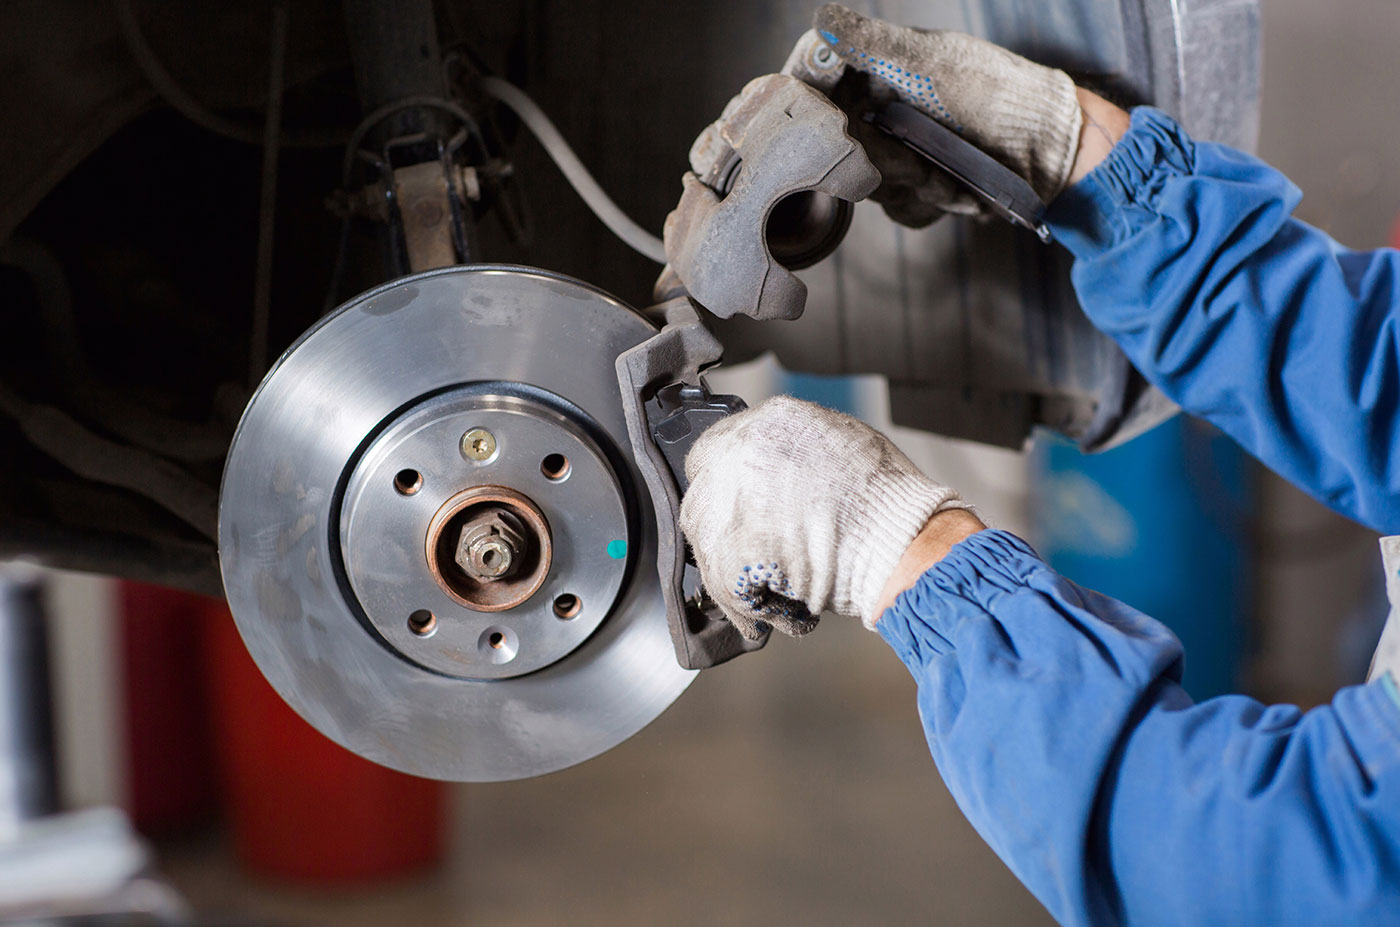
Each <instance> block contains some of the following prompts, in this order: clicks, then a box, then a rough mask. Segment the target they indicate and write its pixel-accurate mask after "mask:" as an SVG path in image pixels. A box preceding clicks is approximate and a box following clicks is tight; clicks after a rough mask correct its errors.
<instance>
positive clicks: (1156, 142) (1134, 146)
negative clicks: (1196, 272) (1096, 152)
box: [1045, 106, 1196, 258]
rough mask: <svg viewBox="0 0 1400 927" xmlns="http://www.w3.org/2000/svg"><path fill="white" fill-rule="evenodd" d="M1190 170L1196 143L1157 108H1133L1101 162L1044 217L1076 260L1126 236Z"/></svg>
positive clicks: (1151, 214)
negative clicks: (1125, 129)
mask: <svg viewBox="0 0 1400 927" xmlns="http://www.w3.org/2000/svg"><path fill="white" fill-rule="evenodd" d="M1195 169H1196V144H1195V142H1193V141H1192V140H1191V137H1190V136H1188V135H1187V134H1186V132H1185V130H1183V129H1182V128H1181V126H1180V125H1178V124H1177V122H1176V121H1175V120H1174V119H1172V118H1171V117H1170V116H1168V115H1167V114H1166V113H1164V112H1162V111H1161V110H1157V109H1153V108H1151V107H1149V106H1140V107H1138V108H1137V109H1135V110H1133V113H1132V124H1131V126H1130V127H1129V129H1128V132H1127V134H1126V135H1124V136H1123V137H1122V139H1120V140H1119V141H1118V144H1117V145H1114V146H1113V150H1112V151H1110V152H1109V154H1108V157H1107V158H1105V159H1104V161H1103V163H1102V164H1100V165H1099V166H1098V167H1096V168H1094V169H1093V170H1092V171H1091V172H1090V173H1089V176H1087V177H1085V178H1084V179H1083V180H1081V181H1080V182H1079V183H1077V184H1075V185H1074V186H1072V187H1070V188H1068V189H1067V190H1065V191H1064V192H1063V193H1061V194H1060V196H1059V197H1058V198H1057V199H1056V200H1055V201H1054V202H1053V203H1051V204H1050V208H1049V209H1048V210H1047V211H1046V214H1045V219H1046V222H1047V223H1049V225H1050V229H1051V231H1052V232H1054V234H1055V238H1056V239H1057V240H1058V241H1059V242H1060V243H1061V244H1062V245H1064V246H1065V247H1066V248H1068V249H1069V251H1070V253H1071V254H1073V255H1074V256H1075V257H1077V258H1087V257H1092V256H1094V255H1096V254H1098V253H1099V252H1101V251H1103V250H1106V249H1108V248H1111V247H1113V246H1114V245H1115V244H1117V243H1119V242H1120V241H1122V240H1124V239H1126V238H1128V237H1129V236H1130V235H1132V234H1133V232H1134V231H1136V230H1137V229H1138V228H1140V227H1141V225H1142V223H1143V222H1145V221H1150V220H1151V219H1153V218H1155V217H1156V215H1157V207H1156V204H1157V198H1158V197H1159V196H1160V195H1161V192H1162V189H1163V187H1165V186H1166V184H1167V183H1168V182H1169V181H1170V180H1172V179H1173V178H1176V177H1185V176H1189V175H1191V174H1192V173H1194V171H1195Z"/></svg>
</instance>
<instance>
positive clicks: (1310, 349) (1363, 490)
mask: <svg viewBox="0 0 1400 927" xmlns="http://www.w3.org/2000/svg"><path fill="white" fill-rule="evenodd" d="M1300 199H1301V195H1300V193H1299V191H1298V189H1297V188H1296V187H1295V186H1294V185H1293V184H1292V183H1290V182H1289V181H1288V179H1287V178H1286V177H1284V176H1283V175H1282V174H1280V173H1279V172H1278V171H1276V170H1274V169H1273V168H1271V167H1269V166H1268V165H1267V164H1264V163H1263V162H1262V161H1259V160H1258V159H1257V158H1253V157H1250V156H1249V155H1245V154H1242V153H1240V152H1238V151H1235V150H1233V149H1230V148H1226V147H1224V146H1221V145H1214V144H1206V143H1203V142H1193V141H1192V140H1191V139H1190V138H1188V137H1187V136H1186V134H1185V133H1184V132H1183V131H1182V129H1181V128H1180V127H1179V126H1178V125H1177V124H1176V123H1175V122H1173V121H1172V120H1171V119H1170V118H1169V117H1167V116H1166V115H1164V114H1163V113H1160V112H1158V111H1156V110H1153V109H1149V108H1140V109H1137V110H1135V111H1134V112H1133V114H1132V127H1131V129H1130V130H1129V132H1128V134H1127V135H1126V136H1124V138H1123V139H1122V140H1121V141H1120V142H1119V143H1118V145H1117V146H1115V148H1114V149H1113V151H1112V153H1111V154H1110V155H1109V156H1108V158H1107V159H1106V160H1105V161H1104V162H1103V164H1101V165H1099V167H1098V168H1096V169H1095V170H1094V171H1093V172H1092V173H1091V174H1090V175H1089V176H1088V177H1087V178H1085V179H1084V180H1083V181H1081V182H1080V183H1078V184H1076V185H1075V186H1073V187H1071V188H1069V189H1068V190H1066V191H1065V192H1064V193H1063V194H1061V195H1060V197H1059V198H1058V199H1057V200H1056V201H1055V203H1054V204H1052V206H1051V209H1050V211H1049V214H1048V217H1047V218H1048V220H1049V222H1050V224H1051V227H1052V228H1053V230H1054V232H1055V235H1056V237H1057V238H1058V239H1059V241H1060V242H1061V243H1063V244H1064V245H1065V246H1066V247H1067V248H1068V249H1069V250H1070V251H1071V253H1073V255H1074V256H1075V259H1076V260H1075V264H1074V270H1073V280H1074V285H1075V290H1076V292H1077V293H1078V295H1079V300H1080V302H1081V304H1082V305H1083V307H1084V310H1085V312H1086V313H1087V314H1088V316H1089V318H1090V319H1091V320H1092V321H1093V322H1094V324H1095V325H1096V326H1098V327H1099V328H1100V329H1102V330H1103V331H1104V332H1106V333H1107V334H1109V335H1110V336H1112V337H1113V338H1114V339H1115V340H1116V341H1117V342H1118V344H1119V345H1121V346H1122V348H1123V350H1124V351H1125V352H1126V353H1127V355H1128V357H1129V358H1130V359H1131V360H1132V362H1133V364H1134V365H1135V366H1136V367H1137V368H1138V369H1139V370H1140V371H1141V372H1142V374H1143V375H1144V376H1145V377H1146V378H1147V379H1148V380H1150V381H1151V382H1152V383H1154V384H1155V385H1156V386H1157V387H1158V388H1160V389H1161V390H1162V391H1163V392H1164V393H1166V394H1167V395H1168V396H1169V397H1171V398H1172V399H1173V400H1174V401H1175V402H1177V403H1178V404H1179V405H1181V406H1182V407H1183V408H1184V409H1186V410H1187V411H1189V412H1192V413H1194V414H1196V415H1200V416H1202V417H1204V418H1206V419H1208V420H1209V421H1211V422H1213V423H1214V424H1215V425H1217V426H1218V427H1220V428H1221V429H1222V430H1224V431H1225V432H1226V433H1228V434H1229V435H1230V436H1232V437H1233V438H1234V439H1235V440H1236V441H1238V442H1239V443H1240V444H1241V445H1243V446H1244V447H1245V448H1246V449H1248V450H1249V451H1250V452H1251V453H1253V454H1254V455H1255V456H1257V457H1259V458H1260V459H1261V460H1262V461H1263V462H1264V463H1265V464H1267V465H1268V466H1269V467H1270V469H1272V470H1274V471H1276V472H1277V473H1279V474H1281V475H1282V476H1284V477H1285V478H1287V479H1289V480H1291V481H1292V482H1294V483H1296V484H1297V485H1298V486H1300V487H1302V488H1303V489H1304V490H1306V491H1307V492H1309V493H1311V494H1312V495H1314V496H1316V497H1317V498H1318V499H1320V500H1322V501H1323V502H1324V503H1326V504H1327V505H1329V506H1331V507H1332V508H1334V509H1336V510H1337V511H1339V512H1341V513H1343V514H1345V515H1348V516H1351V517H1353V518H1356V519H1358V520H1360V521H1362V522H1364V523H1365V524H1367V525H1370V526H1372V527H1373V528H1375V529H1377V530H1379V531H1383V532H1386V533H1400V452H1398V451H1400V416H1397V409H1396V404H1397V402H1400V361H1398V360H1397V354H1398V353H1400V328H1398V327H1397V322H1400V319H1397V311H1398V310H1400V255H1398V254H1397V253H1396V252H1395V251H1392V250H1381V251H1374V252H1369V253H1360V252H1356V251H1350V250H1347V249H1345V248H1343V247H1341V246H1340V245H1338V244H1337V243H1336V242H1335V241H1333V240H1332V239H1331V238H1329V237H1328V236H1327V235H1325V234H1323V233H1322V232H1320V231H1318V230H1317V229H1314V228H1312V227H1310V226H1308V225H1306V224H1304V223H1303V222H1300V221H1298V220H1297V219H1294V218H1292V213H1293V210H1294V208H1295V207H1296V206H1297V205H1298V202H1299V200H1300Z"/></svg>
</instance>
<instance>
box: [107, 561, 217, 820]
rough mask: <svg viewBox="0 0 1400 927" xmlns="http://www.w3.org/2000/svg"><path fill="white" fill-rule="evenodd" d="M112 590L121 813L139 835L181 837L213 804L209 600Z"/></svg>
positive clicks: (132, 586) (134, 587)
mask: <svg viewBox="0 0 1400 927" xmlns="http://www.w3.org/2000/svg"><path fill="white" fill-rule="evenodd" d="M120 588H121V600H120V601H121V645H120V646H121V654H120V660H121V669H122V677H123V679H122V683H123V684H122V694H123V704H124V711H123V714H124V716H125V718H124V720H125V727H126V732H125V733H126V747H127V777H126V791H127V805H128V810H129V811H130V813H131V818H132V821H133V822H134V823H135V825H136V828H137V829H138V830H139V831H141V833H143V834H146V835H147V836H150V837H163V836H169V835H171V834H179V833H185V832H188V831H190V830H191V829H194V828H197V827H199V826H200V825H202V824H207V823H210V822H211V821H212V820H213V818H214V816H215V813H216V811H217V808H218V800H219V797H218V786H217V775H216V768H215V765H214V745H213V740H212V737H211V734H210V731H209V722H208V715H209V706H208V704H207V686H206V685H205V680H204V668H205V666H204V660H203V659H202V656H203V653H202V651H203V636H204V635H203V627H202V626H203V624H204V623H205V616H206V614H207V612H208V610H209V602H210V601H211V600H209V599H207V598H205V597H203V596H198V595H194V594H193V593H189V592H182V591H180V590H178V589H167V588H165V587H163V586H151V585H147V584H146V583H135V582H123V583H122V584H121V587H120Z"/></svg>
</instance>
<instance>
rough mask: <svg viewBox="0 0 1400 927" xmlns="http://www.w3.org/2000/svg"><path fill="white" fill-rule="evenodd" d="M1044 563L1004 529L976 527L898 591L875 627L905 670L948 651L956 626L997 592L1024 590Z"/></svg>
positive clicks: (986, 608)
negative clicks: (892, 602)
mask: <svg viewBox="0 0 1400 927" xmlns="http://www.w3.org/2000/svg"><path fill="white" fill-rule="evenodd" d="M1048 569H1049V567H1047V566H1046V565H1045V562H1044V561H1042V560H1041V559H1040V557H1039V556H1038V555H1037V554H1036V552H1035V551H1034V550H1033V549H1032V548H1031V546H1030V545H1029V544H1027V543H1026V542H1025V541H1023V540H1021V539H1020V538H1018V537H1016V535H1014V534H1011V533H1009V532H1006V531H994V530H987V531H979V532H977V533H976V534H974V535H972V536H970V537H968V538H966V539H965V540H963V541H961V542H959V543H958V544H956V545H955V546H954V547H953V549H952V550H951V551H949V553H948V555H947V556H946V557H944V558H943V559H942V560H940V561H939V562H938V563H936V564H934V565H933V566H932V567H931V568H930V569H929V570H928V572H926V573H924V575H923V576H921V577H919V581H918V582H916V583H915V584H914V585H913V586H911V587H910V588H908V589H906V590H905V591H904V592H902V593H900V595H899V598H897V599H895V602H894V604H893V605H891V606H890V607H889V608H888V609H886V610H885V613H884V614H883V615H881V616H880V619H879V623H878V624H877V625H876V626H875V630H877V631H879V632H880V636H881V637H883V638H884V639H885V641H886V642H887V643H888V644H889V645H890V646H891V647H893V648H894V650H895V653H897V654H899V658H900V659H901V660H903V661H904V663H905V665H906V666H909V667H910V668H913V667H916V666H923V665H926V664H927V663H928V661H929V660H930V659H932V658H933V657H935V656H939V655H941V654H945V653H950V652H952V650H953V644H952V641H953V638H954V632H955V629H956V626H957V624H958V623H959V622H961V621H963V620H965V619H966V618H967V617H968V615H969V614H987V613H988V612H989V611H990V609H991V607H992V603H993V602H994V601H995V600H996V599H998V598H1000V597H1001V596H1004V595H1007V594H1011V593H1014V592H1017V591H1019V590H1021V589H1024V588H1025V587H1026V585H1027V583H1028V581H1029V580H1030V577H1031V576H1033V575H1034V574H1035V573H1037V572H1039V571H1041V570H1048Z"/></svg>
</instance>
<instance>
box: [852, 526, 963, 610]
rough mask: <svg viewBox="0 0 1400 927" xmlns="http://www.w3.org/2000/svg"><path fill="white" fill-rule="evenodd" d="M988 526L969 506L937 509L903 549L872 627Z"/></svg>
mask: <svg viewBox="0 0 1400 927" xmlns="http://www.w3.org/2000/svg"><path fill="white" fill-rule="evenodd" d="M986 528H987V526H986V525H985V524H983V523H982V520H981V519H980V518H978V517H977V516H976V515H975V514H973V513H972V511H971V510H969V509H961V508H959V509H944V510H942V511H940V512H935V513H934V514H933V517H932V518H930V519H929V520H928V523H927V524H926V525H924V527H923V530H921V531H920V532H919V533H918V534H917V535H915V536H914V540H913V541H911V542H910V544H909V547H908V548H907V549H906V550H905V551H904V556H902V557H900V558H899V562H898V563H897V564H895V568H894V572H893V573H891V574H890V577H889V579H888V580H886V581H885V585H884V588H883V589H881V591H880V598H879V601H878V603H877V604H876V606H875V615H874V617H873V619H872V620H871V622H870V624H871V626H872V628H873V626H874V625H875V624H877V623H879V620H880V617H881V616H883V615H884V614H885V612H886V611H887V610H888V609H889V607H890V606H891V605H893V604H894V600H895V599H897V598H899V594H900V593H902V592H903V591H904V590H906V589H909V588H911V587H912V586H913V585H914V584H915V583H917V582H918V581H919V577H921V576H923V575H924V574H925V573H927V572H928V571H929V569H930V568H932V567H933V565H934V564H935V563H937V562H938V561H940V560H942V559H943V558H944V557H946V556H948V554H949V552H951V551H952V549H953V548H954V547H956V546H957V545H958V544H960V543H961V542H962V541H965V540H967V539H968V538H970V537H972V536H973V535H974V534H976V533H977V532H979V531H984V530H986Z"/></svg>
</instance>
